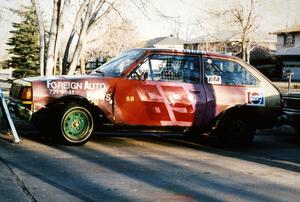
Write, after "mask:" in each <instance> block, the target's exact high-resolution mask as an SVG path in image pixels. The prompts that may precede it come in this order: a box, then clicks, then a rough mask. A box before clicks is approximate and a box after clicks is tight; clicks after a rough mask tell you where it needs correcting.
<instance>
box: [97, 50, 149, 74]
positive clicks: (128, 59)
mask: <svg viewBox="0 0 300 202" xmlns="http://www.w3.org/2000/svg"><path fill="white" fill-rule="evenodd" d="M143 52H144V50H137V49H135V50H129V51H126V52H123V53H121V54H120V55H119V56H117V57H115V58H113V59H111V60H109V61H108V62H107V63H105V64H103V65H102V66H101V67H99V68H97V69H95V70H94V71H93V72H92V73H91V74H101V75H103V76H113V77H118V76H120V75H121V74H122V73H123V72H124V71H125V70H126V69H127V68H128V67H129V66H130V65H131V64H132V63H133V62H134V61H136V60H137V59H138V58H139V57H140V56H141V55H142V54H143Z"/></svg>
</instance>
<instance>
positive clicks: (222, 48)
mask: <svg viewBox="0 0 300 202" xmlns="http://www.w3.org/2000/svg"><path fill="white" fill-rule="evenodd" d="M240 42H241V40H240V39H239V38H238V37H237V33H236V32H231V31H227V32H217V33H212V34H207V35H202V36H199V37H196V38H194V39H192V40H191V41H188V42H187V43H185V48H186V49H191V50H203V51H212V52H219V53H236V52H237V51H238V50H237V49H236V46H239V44H240Z"/></svg>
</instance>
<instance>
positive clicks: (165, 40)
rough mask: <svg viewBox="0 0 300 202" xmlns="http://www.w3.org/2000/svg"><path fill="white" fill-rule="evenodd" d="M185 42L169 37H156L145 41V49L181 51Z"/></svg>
mask: <svg viewBox="0 0 300 202" xmlns="http://www.w3.org/2000/svg"><path fill="white" fill-rule="evenodd" d="M185 43H186V41H184V40H182V39H179V38H177V37H174V36H173V35H170V36H168V37H157V38H154V39H150V40H148V41H146V43H145V45H144V47H145V48H171V49H183V48H184V44H185Z"/></svg>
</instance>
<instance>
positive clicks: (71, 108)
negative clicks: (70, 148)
mask: <svg viewBox="0 0 300 202" xmlns="http://www.w3.org/2000/svg"><path fill="white" fill-rule="evenodd" d="M55 120H56V129H55V130H56V134H57V135H58V138H59V140H60V141H61V142H62V143H64V144H68V145H83V144H85V143H86V142H87V141H88V140H89V138H90V136H91V135H92V133H93V130H94V118H93V115H92V113H91V110H89V108H88V107H86V106H85V105H83V104H81V103H67V104H64V105H63V106H61V108H60V110H59V113H58V114H57V116H56V118H55Z"/></svg>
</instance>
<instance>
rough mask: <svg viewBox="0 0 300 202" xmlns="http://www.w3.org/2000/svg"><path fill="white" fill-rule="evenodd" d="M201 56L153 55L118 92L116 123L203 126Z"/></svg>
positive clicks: (128, 77) (125, 80)
mask: <svg viewBox="0 0 300 202" xmlns="http://www.w3.org/2000/svg"><path fill="white" fill-rule="evenodd" d="M200 76H201V75H200V65H199V57H198V56H190V55H173V54H150V55H147V56H146V57H145V58H144V59H143V60H142V61H141V62H140V63H139V64H138V65H137V66H136V68H134V69H133V70H132V71H131V72H130V73H129V75H127V76H126V77H124V78H122V79H120V81H119V82H118V83H117V86H116V90H115V117H116V122H117V123H121V124H124V125H145V126H182V127H190V126H192V125H196V126H198V125H200V123H201V122H202V121H203V118H204V117H203V116H202V115H203V114H205V104H206V98H205V91H204V88H203V85H202V84H201V83H200V78H201V77H200Z"/></svg>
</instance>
